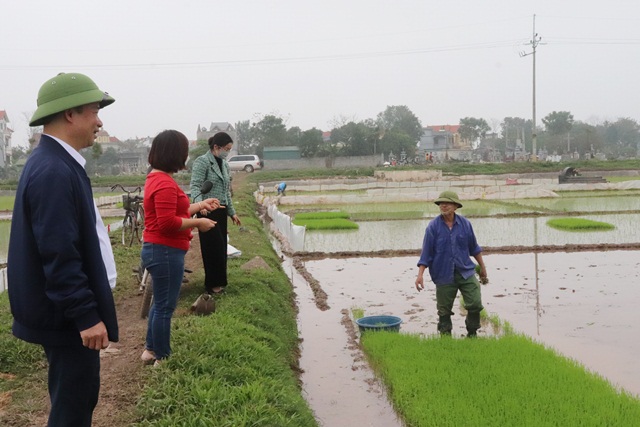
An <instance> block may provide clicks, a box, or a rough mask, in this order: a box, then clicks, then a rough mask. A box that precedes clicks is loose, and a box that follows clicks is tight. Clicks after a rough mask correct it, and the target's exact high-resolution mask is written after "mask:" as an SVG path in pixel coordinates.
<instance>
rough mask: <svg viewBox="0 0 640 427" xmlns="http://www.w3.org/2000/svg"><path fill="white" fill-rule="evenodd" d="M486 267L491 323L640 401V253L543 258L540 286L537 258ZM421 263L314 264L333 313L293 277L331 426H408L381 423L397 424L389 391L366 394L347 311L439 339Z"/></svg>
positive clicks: (314, 383) (306, 354) (315, 387)
mask: <svg viewBox="0 0 640 427" xmlns="http://www.w3.org/2000/svg"><path fill="white" fill-rule="evenodd" d="M485 260H486V263H487V266H488V268H489V272H490V274H489V277H490V280H491V283H490V284H489V285H487V286H485V287H483V288H482V290H483V303H484V305H485V307H486V308H487V310H488V311H489V312H490V313H491V314H496V315H498V316H499V317H500V318H501V319H502V320H504V321H508V322H509V323H510V324H511V325H512V327H513V328H514V329H515V330H516V331H519V332H523V333H525V334H527V335H528V336H530V337H532V338H533V339H535V340H537V341H539V342H542V343H544V344H545V345H547V346H549V347H552V348H555V349H556V350H557V351H558V352H560V353H561V354H563V355H564V356H566V357H570V358H573V359H575V360H577V361H578V362H580V363H581V364H582V365H583V366H585V367H586V368H587V369H589V370H591V371H593V372H596V373H598V374H599V375H601V376H603V377H605V378H607V379H608V380H609V381H610V382H612V383H613V384H615V385H617V386H620V387H623V388H624V389H625V390H627V391H628V392H630V393H633V394H636V395H639V396H640V371H638V370H637V369H636V359H637V354H638V353H640V341H638V340H637V337H638V336H640V314H638V311H637V310H636V305H637V301H638V300H640V286H638V285H637V282H638V277H639V276H640V252H638V251H611V252H580V253H551V254H538V255H537V264H538V280H537V287H536V268H535V265H536V255H534V254H515V255H512V254H508V255H503V254H493V255H486V256H485ZM416 261H417V257H398V258H349V259H324V260H317V261H315V260H314V261H306V262H305V267H306V269H307V271H308V272H309V273H310V274H311V275H312V276H313V278H314V279H316V280H317V281H318V282H319V284H320V286H321V287H322V289H323V290H324V291H325V292H326V293H327V295H328V298H327V304H328V305H329V307H330V309H329V310H327V311H320V310H319V309H318V308H317V307H316V306H315V303H314V302H313V295H312V292H311V290H310V289H309V287H308V286H306V283H305V282H304V279H302V277H301V276H299V275H297V274H294V276H293V279H292V280H293V284H294V286H295V288H296V293H297V295H298V303H299V308H300V313H299V328H300V336H301V337H303V338H304V342H303V348H302V359H301V365H302V368H303V369H304V370H305V374H304V375H303V377H302V380H303V382H304V390H305V393H306V394H307V398H308V401H309V402H310V404H311V406H312V408H313V409H314V411H316V414H318V418H319V419H320V420H321V421H322V422H323V423H324V425H327V426H339V425H377V426H393V425H399V424H397V423H398V422H397V421H395V424H394V422H393V421H389V422H388V423H387V422H382V421H380V420H381V417H384V416H391V414H390V413H389V412H388V411H391V409H390V408H387V406H384V405H380V404H378V403H375V402H377V401H378V400H380V399H379V398H378V393H381V392H380V391H377V390H376V391H370V389H369V387H368V385H366V384H367V378H371V376H372V374H371V373H370V372H369V371H367V370H365V369H364V368H361V365H360V362H357V361H354V360H355V359H354V356H353V354H354V353H353V351H352V350H351V349H349V347H348V342H347V339H348V337H347V334H346V332H345V329H344V326H343V325H341V324H340V321H341V314H340V312H341V310H343V309H348V310H350V309H351V308H353V307H357V308H361V309H363V310H364V312H365V315H377V314H390V315H395V316H399V317H400V318H402V319H403V324H402V326H401V333H417V334H423V335H432V334H436V333H437V329H436V323H437V317H436V313H435V311H436V308H435V290H434V286H433V284H432V283H431V282H428V283H427V289H426V290H425V291H423V292H420V293H418V292H417V291H416V290H415V287H414V281H415V276H416V274H417V267H416V265H415V263H416ZM289 274H292V273H291V272H289ZM456 307H457V304H456ZM454 311H455V312H456V315H455V316H454V317H453V324H454V331H453V332H454V335H457V336H461V335H462V334H464V333H465V332H466V331H465V329H464V318H463V317H462V316H460V315H458V314H459V310H457V309H454ZM491 334H493V331H491V330H485V329H481V330H480V331H479V335H485V336H487V335H491ZM356 359H357V356H356ZM354 387H355V388H354ZM363 391H364V392H365V393H364V397H363V396H362V394H363ZM368 395H371V397H372V398H373V403H371V404H370V405H371V406H368V404H367V402H366V400H367V396H368ZM387 405H388V404H387ZM364 408H367V409H366V411H365V409H364ZM371 408H375V410H373V409H371ZM369 411H371V412H375V413H376V414H375V417H374V418H375V419H374V420H373V421H371V424H370V423H369V422H360V420H361V418H360V417H362V416H363V415H366V414H364V412H369ZM353 412H357V414H353ZM330 414H340V415H339V416H338V415H335V417H334V416H333V415H330ZM368 415H369V416H371V414H368ZM345 420H348V421H345ZM352 420H353V423H352V422H351V421H352ZM356 420H357V422H356Z"/></svg>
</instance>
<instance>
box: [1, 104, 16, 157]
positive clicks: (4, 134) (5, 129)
mask: <svg viewBox="0 0 640 427" xmlns="http://www.w3.org/2000/svg"><path fill="white" fill-rule="evenodd" d="M12 133H13V130H11V129H9V116H8V115H7V112H6V111H4V110H0V167H5V166H9V165H11V134H12Z"/></svg>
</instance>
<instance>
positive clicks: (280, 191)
mask: <svg viewBox="0 0 640 427" xmlns="http://www.w3.org/2000/svg"><path fill="white" fill-rule="evenodd" d="M286 189H287V183H286V182H281V183H280V184H278V185H276V190H277V191H278V196H279V195H281V194H282V195H283V196H286V194H284V190H286Z"/></svg>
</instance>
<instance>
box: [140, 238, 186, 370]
mask: <svg viewBox="0 0 640 427" xmlns="http://www.w3.org/2000/svg"><path fill="white" fill-rule="evenodd" d="M186 253H187V251H184V250H182V249H177V248H172V247H170V246H165V245H158V244H154V243H144V244H143V245H142V252H141V253H140V257H141V258H142V264H143V266H144V268H146V269H147V270H149V274H150V275H151V279H152V280H153V304H152V305H151V309H150V310H149V323H148V326H147V339H146V344H145V345H146V348H147V350H150V351H153V352H154V353H155V355H156V358H157V359H164V358H166V357H169V355H170V354H171V317H172V316H173V312H174V310H175V309H176V305H177V303H178V295H179V294H180V286H181V285H182V278H183V277H184V256H185V255H186Z"/></svg>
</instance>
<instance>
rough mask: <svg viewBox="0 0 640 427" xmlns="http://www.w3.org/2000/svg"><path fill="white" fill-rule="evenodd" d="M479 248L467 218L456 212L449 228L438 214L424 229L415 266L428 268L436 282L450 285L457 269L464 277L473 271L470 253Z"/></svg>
mask: <svg viewBox="0 0 640 427" xmlns="http://www.w3.org/2000/svg"><path fill="white" fill-rule="evenodd" d="M480 252H482V248H481V247H480V246H479V245H478V242H477V241H476V236H475V233H474V232H473V227H472V226H471V222H469V220H468V219H466V218H465V217H463V216H460V215H457V214H455V216H454V219H453V227H452V228H451V229H449V227H448V226H447V224H446V223H445V222H444V218H443V217H442V215H438V216H437V217H436V218H434V219H432V220H431V221H429V224H428V225H427V229H426V230H425V233H424V241H423V243H422V254H421V255H420V260H419V261H418V266H421V265H424V266H425V267H427V268H428V269H429V275H430V276H431V280H432V281H433V283H435V284H436V286H441V285H451V284H453V273H454V271H456V270H457V271H458V272H459V273H460V274H461V275H462V277H464V278H465V279H468V278H469V277H471V276H472V275H473V274H475V265H476V264H475V263H474V262H473V261H472V260H471V257H472V256H475V255H478V254H479V253H480Z"/></svg>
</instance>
